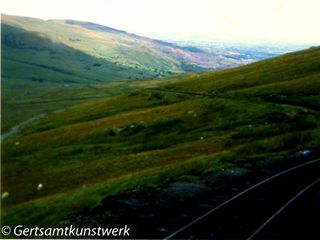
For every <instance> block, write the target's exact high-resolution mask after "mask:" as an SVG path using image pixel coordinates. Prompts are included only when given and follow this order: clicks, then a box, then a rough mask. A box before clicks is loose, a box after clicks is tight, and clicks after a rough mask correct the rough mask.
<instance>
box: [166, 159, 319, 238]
mask: <svg viewBox="0 0 320 240" xmlns="http://www.w3.org/2000/svg"><path fill="white" fill-rule="evenodd" d="M319 177H320V159H316V160H312V161H309V162H306V163H303V164H300V165H298V166H295V167H291V168H289V169H287V170H284V171H282V172H279V173H277V174H275V175H273V176H271V177H269V178H267V179H265V180H263V181H261V182H259V183H257V184H255V185H254V186H252V187H250V188H248V189H246V190H244V191H242V192H240V193H239V194H237V195H236V196H234V197H232V198H230V199H229V200H227V201H225V202H223V203H222V204H220V205H218V206H217V207H215V208H213V209H212V210H210V211H208V212H206V213H205V214H203V215H202V216H200V217H198V218H196V219H195V220H193V221H192V222H190V223H189V224H187V225H185V226H183V227H181V228H180V229H178V230H177V231H175V232H173V233H171V234H170V235H169V236H167V237H166V238H165V239H248V238H249V239H264V238H266V239H270V238H278V239H286V238H287V237H290V238H291V239H292V236H293V237H294V236H301V237H303V236H309V237H310V236H313V238H314V237H316V235H315V236H314V234H317V232H316V231H317V227H316V225H317V224H319V223H320V221H319V222H314V220H312V219H311V218H310V217H309V215H307V214H306V212H309V214H313V216H315V217H318V218H319V216H320V207H319V193H320V192H319V189H320V187H319V182H320V180H319ZM315 199H316V200H315ZM310 202H311V203H312V204H310ZM306 206H308V207H306ZM307 208H308V209H307ZM276 222H278V223H276ZM290 223H291V224H292V225H290ZM279 226H282V228H281V227H279ZM318 227H319V226H318ZM293 232H294V234H293ZM319 236H320V234H318V237H319Z"/></svg>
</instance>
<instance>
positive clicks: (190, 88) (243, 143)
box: [1, 48, 320, 226]
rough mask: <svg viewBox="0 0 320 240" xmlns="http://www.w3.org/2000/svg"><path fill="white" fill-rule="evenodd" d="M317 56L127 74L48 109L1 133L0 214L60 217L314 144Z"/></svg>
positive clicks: (318, 126)
mask: <svg viewBox="0 0 320 240" xmlns="http://www.w3.org/2000/svg"><path fill="white" fill-rule="evenodd" d="M319 56H320V49H319V48H315V49H312V50H306V51H302V52H297V53H292V54H288V55H285V56H282V57H279V58H274V59H270V60H266V61H262V62H259V63H255V64H252V65H248V66H245V67H240V68H235V69H230V70H224V71H218V72H209V73H204V74H191V75H185V76H180V77H178V76H177V77H175V78H169V79H167V80H166V81H167V82H166V83H163V84H159V83H152V82H148V81H147V82H145V84H144V83H143V82H136V83H132V84H133V86H128V87H129V89H132V90H134V91H130V90H128V91H122V90H121V91H122V93H123V94H121V95H117V96H112V97H106V98H103V99H96V100H90V101H86V102H84V103H81V104H78V105H75V106H71V107H68V108H66V109H63V110H62V111H59V112H51V113H49V114H47V115H46V116H45V117H43V118H41V119H38V120H36V121H34V122H32V123H31V124H30V125H29V126H28V128H25V129H24V130H22V131H21V132H20V133H19V134H18V135H15V136H11V137H9V138H8V139H6V140H5V141H4V142H3V143H2V172H1V174H2V177H3V181H2V182H1V184H2V189H3V191H8V192H10V196H9V197H8V198H7V199H5V200H4V201H2V209H3V212H4V214H3V215H2V221H3V223H4V224H9V225H16V224H18V223H19V224H24V225H32V226H35V225H46V226H49V225H51V226H54V225H59V224H60V225H63V224H64V223H65V221H66V219H67V218H68V215H69V214H71V213H73V212H75V211H79V210H81V209H82V208H84V207H92V206H95V205H97V204H99V202H100V201H101V200H102V199H103V198H105V197H108V196H111V195H114V194H117V193H120V192H124V191H128V190H129V189H132V188H138V187H144V186H148V185H152V186H158V185H160V184H163V183H165V182H168V181H172V180H173V179H179V178H180V177H182V176H186V175H190V176H200V175H201V174H204V173H207V172H213V171H219V169H221V168H225V167H230V166H242V164H245V163H246V164H247V163H252V164H254V161H255V160H257V159H263V158H267V157H269V156H274V155H287V154H289V153H291V152H295V151H298V150H301V149H308V148H317V147H319V145H320V112H319V105H318V104H319V94H318V93H319V92H317V91H318V89H319V87H320V86H319V85H320V82H319V81H318V79H319V78H318V76H319V74H320V67H319ZM149 84H150V85H149ZM104 87H107V86H106V85H99V86H98V88H102V89H103V88H104ZM157 89H158V90H161V91H157ZM166 90H170V91H167V92H166ZM185 92H195V93H197V92H198V93H199V92H201V93H206V95H205V94H202V95H201V94H198V95H196V94H195V95H192V94H186V93H185ZM69 94H70V96H71V95H72V94H71V93H69ZM79 94H81V95H82V94H83V92H81V91H80V92H79ZM88 94H89V95H90V94H91V93H88ZM271 95H272V96H271ZM284 96H285V97H284ZM39 99H40V98H39ZM39 183H42V184H43V185H44V188H43V190H41V191H37V190H36V186H37V184H39ZM84 186H85V188H84Z"/></svg>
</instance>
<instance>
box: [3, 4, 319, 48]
mask: <svg viewBox="0 0 320 240" xmlns="http://www.w3.org/2000/svg"><path fill="white" fill-rule="evenodd" d="M319 9H320V1H319V0H52V1H49V0H1V13H7V14H13V15H21V16H31V17H38V18H42V19H66V18H68V19H77V20H85V21H92V22H96V23H100V24H103V25H107V26H110V27H114V28H118V29H122V30H126V31H129V32H134V33H140V34H141V33H142V34H144V35H149V36H158V37H163V38H170V39H173V40H183V39H188V40H190V39H198V40H229V41H236V42H247V41H262V42H266V41H274V42H288V43H306V44H320V14H319Z"/></svg>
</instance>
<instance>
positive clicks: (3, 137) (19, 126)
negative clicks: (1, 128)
mask: <svg viewBox="0 0 320 240" xmlns="http://www.w3.org/2000/svg"><path fill="white" fill-rule="evenodd" d="M44 115H45V114H39V115H36V116H33V117H31V118H29V119H27V120H26V121H23V122H21V123H19V124H18V125H16V126H14V127H12V128H11V129H10V130H9V131H8V132H5V133H1V141H3V140H5V139H6V138H7V137H9V136H11V135H13V134H16V133H18V132H19V131H20V130H21V129H22V128H23V127H25V126H26V125H28V124H29V123H31V122H33V121H35V120H37V119H39V118H42V117H43V116H44Z"/></svg>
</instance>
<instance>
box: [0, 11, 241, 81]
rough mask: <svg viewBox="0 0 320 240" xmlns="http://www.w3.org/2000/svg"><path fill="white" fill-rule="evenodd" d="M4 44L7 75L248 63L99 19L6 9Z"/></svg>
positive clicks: (105, 74)
mask: <svg viewBox="0 0 320 240" xmlns="http://www.w3.org/2000/svg"><path fill="white" fill-rule="evenodd" d="M2 48H3V49H2V59H3V62H4V63H5V64H4V71H3V74H4V77H8V78H10V77H11V78H12V77H18V78H23V79H29V80H31V81H42V82H45V81H52V82H65V83H83V82H107V81H114V80H137V79H146V78H157V77H163V76H166V75H170V74H176V73H183V72H188V71H201V70H205V69H210V68H211V69H212V68H226V67H232V66H236V65H240V64H243V62H242V61H241V60H236V59H232V58H228V57H224V56H221V55H218V54H214V53H209V52H205V51H204V50H201V49H199V48H196V47H188V46H183V47H182V46H178V45H175V44H172V43H168V42H164V41H160V40H155V39H150V38H146V37H142V36H138V35H135V34H131V33H127V32H125V31H122V30H117V29H113V28H110V27H107V26H102V25H98V24H95V23H90V22H81V21H75V20H49V21H44V20H40V19H35V18H28V17H18V16H9V15H2ZM12 68H15V69H19V71H12ZM43 71H46V72H45V73H43ZM35 75H36V76H35Z"/></svg>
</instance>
